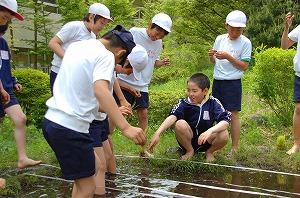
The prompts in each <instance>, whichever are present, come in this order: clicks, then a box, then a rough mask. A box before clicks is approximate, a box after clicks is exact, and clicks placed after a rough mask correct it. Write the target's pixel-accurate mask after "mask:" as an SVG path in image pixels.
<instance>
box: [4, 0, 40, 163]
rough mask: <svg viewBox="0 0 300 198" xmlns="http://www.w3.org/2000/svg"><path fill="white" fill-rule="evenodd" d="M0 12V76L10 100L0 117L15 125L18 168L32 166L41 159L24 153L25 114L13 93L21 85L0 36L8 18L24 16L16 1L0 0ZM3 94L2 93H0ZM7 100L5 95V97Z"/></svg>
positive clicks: (19, 89) (5, 44) (8, 52)
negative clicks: (3, 22)
mask: <svg viewBox="0 0 300 198" xmlns="http://www.w3.org/2000/svg"><path fill="white" fill-rule="evenodd" d="M0 13H1V15H2V17H0V18H2V19H4V20H5V24H3V25H1V30H0V35H1V37H0V50H1V70H0V78H1V81H2V83H3V88H4V90H5V91H6V92H7V93H8V94H9V98H10V101H9V102H8V103H6V104H0V117H1V119H3V118H4V117H5V114H7V115H8V116H9V117H10V118H11V119H12V121H13V123H14V125H15V131H14V136H15V140H16V144H17V151H18V163H17V166H18V168H25V167H28V166H34V165H37V164H40V163H41V161H35V160H32V159H30V158H28V157H27V155H26V137H25V134H26V116H25V114H24V113H23V111H22V109H21V106H20V105H19V103H18V100H17V98H16V96H15V95H14V93H13V90H14V89H15V90H16V91H17V92H19V91H21V89H22V86H21V85H20V84H19V83H18V82H17V81H16V78H14V77H12V74H11V66H10V60H11V56H10V50H9V47H8V45H7V42H6V41H5V39H4V38H3V37H2V35H3V34H4V33H5V31H6V30H7V28H8V23H9V21H10V19H11V18H12V17H13V16H15V17H16V18H17V19H19V20H23V19H24V17H23V16H21V15H20V14H18V13H17V2H16V1H13V0H10V1H0ZM2 95H3V94H2ZM5 100H7V97H6V99H5Z"/></svg>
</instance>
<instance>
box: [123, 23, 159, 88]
mask: <svg viewBox="0 0 300 198" xmlns="http://www.w3.org/2000/svg"><path fill="white" fill-rule="evenodd" d="M129 31H130V32H131V33H132V35H133V39H134V42H135V43H136V44H139V45H141V46H143V47H144V48H145V49H146V51H147V53H148V64H147V66H146V67H145V69H143V70H142V72H141V79H140V80H136V79H135V78H134V76H133V74H130V75H126V74H118V79H120V80H121V81H124V82H126V83H127V84H129V85H131V86H132V87H134V88H135V89H137V90H139V91H143V92H148V86H149V84H150V81H151V78H152V75H153V70H154V65H155V61H156V60H159V55H160V53H161V50H162V40H161V39H160V40H156V41H152V40H151V39H150V37H149V36H148V34H147V32H146V28H137V27H133V28H131V29H130V30H129Z"/></svg>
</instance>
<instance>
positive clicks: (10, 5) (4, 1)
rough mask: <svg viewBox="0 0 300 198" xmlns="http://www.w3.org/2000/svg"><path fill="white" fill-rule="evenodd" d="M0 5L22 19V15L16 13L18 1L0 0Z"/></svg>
mask: <svg viewBox="0 0 300 198" xmlns="http://www.w3.org/2000/svg"><path fill="white" fill-rule="evenodd" d="M0 5H1V6H3V7H5V8H6V9H8V10H10V11H11V12H13V13H14V17H16V18H17V19H19V20H20V21H23V20H24V17H23V16H22V15H21V14H19V13H18V11H17V10H18V3H17V1H16V0H0Z"/></svg>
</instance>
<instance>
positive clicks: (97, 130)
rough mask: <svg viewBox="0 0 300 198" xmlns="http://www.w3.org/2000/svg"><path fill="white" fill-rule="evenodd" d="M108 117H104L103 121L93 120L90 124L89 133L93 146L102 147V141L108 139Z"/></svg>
mask: <svg viewBox="0 0 300 198" xmlns="http://www.w3.org/2000/svg"><path fill="white" fill-rule="evenodd" d="M108 125H109V124H108V119H107V118H106V119H105V120H103V121H100V120H93V122H92V123H91V124H90V128H89V133H90V135H91V137H92V139H93V140H94V143H93V146H94V147H102V142H104V141H105V140H107V139H108V133H109V128H108Z"/></svg>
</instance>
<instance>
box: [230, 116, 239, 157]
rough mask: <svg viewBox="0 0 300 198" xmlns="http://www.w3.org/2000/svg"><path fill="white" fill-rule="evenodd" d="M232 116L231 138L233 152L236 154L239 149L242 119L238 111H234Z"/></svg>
mask: <svg viewBox="0 0 300 198" xmlns="http://www.w3.org/2000/svg"><path fill="white" fill-rule="evenodd" d="M231 113H232V116H231V140H232V146H231V148H232V152H233V154H235V153H236V152H237V150H238V144H239V140H240V132H241V121H240V116H239V112H238V111H232V112H231Z"/></svg>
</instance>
